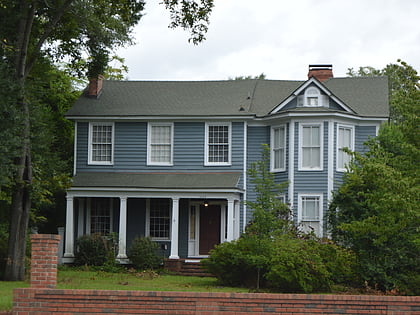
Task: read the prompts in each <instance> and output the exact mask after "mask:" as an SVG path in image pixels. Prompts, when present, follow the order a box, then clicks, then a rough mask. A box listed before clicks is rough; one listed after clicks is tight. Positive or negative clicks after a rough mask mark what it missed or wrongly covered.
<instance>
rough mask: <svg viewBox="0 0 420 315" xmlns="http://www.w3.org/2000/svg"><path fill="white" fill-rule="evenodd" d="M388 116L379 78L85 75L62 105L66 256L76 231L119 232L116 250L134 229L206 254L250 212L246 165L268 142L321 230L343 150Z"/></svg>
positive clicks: (191, 253) (359, 145)
mask: <svg viewBox="0 0 420 315" xmlns="http://www.w3.org/2000/svg"><path fill="white" fill-rule="evenodd" d="M387 117H388V83H387V79H386V78H384V77H356V78H334V77H333V74H332V66H331V65H312V66H310V68H309V73H308V79H307V80H304V81H278V80H253V79H251V80H230V81H199V82H195V81H194V82H193V81H191V82H187V81H186V82H184V81H172V82H160V81H102V80H101V79H100V78H99V79H97V80H91V82H90V85H89V87H88V89H86V91H85V93H84V94H83V95H82V96H81V97H80V98H79V99H78V101H77V102H76V103H75V104H74V106H73V107H72V108H71V109H70V110H69V111H68V113H67V118H68V119H70V120H72V121H74V122H75V147H74V179H73V184H72V187H71V188H70V189H69V190H68V192H67V216H66V232H65V253H64V261H65V262H71V261H72V260H73V257H74V246H75V245H74V243H75V240H76V238H77V237H79V236H81V235H84V234H90V233H104V234H106V233H110V232H117V233H118V236H119V252H118V257H117V258H118V259H119V260H120V261H121V262H125V261H127V255H126V251H127V248H128V246H129V245H130V242H131V241H132V240H133V239H134V238H135V237H136V236H149V237H151V238H152V239H153V240H155V241H156V242H159V243H160V248H161V249H162V250H163V252H164V254H165V255H166V257H167V258H169V259H180V258H181V259H182V258H184V259H185V258H192V257H195V258H197V257H203V256H206V255H207V254H208V252H209V250H210V249H211V248H213V247H214V245H215V244H218V243H221V242H225V241H230V240H233V239H236V238H238V237H239V235H240V234H241V232H242V231H243V230H244V228H245V226H246V224H247V223H248V222H249V220H250V219H251V218H252V209H249V208H247V206H246V204H244V202H243V201H244V200H254V198H255V192H254V191H253V189H252V185H251V184H250V181H249V178H248V177H247V169H248V168H249V166H250V163H252V162H254V161H256V160H259V159H260V158H261V150H262V145H261V144H263V143H267V144H269V145H270V150H271V171H272V172H274V173H275V178H276V180H277V181H278V182H285V181H288V183H289V186H288V188H287V190H285V191H284V192H283V194H282V195H281V196H279V197H280V198H284V200H285V202H286V203H288V204H289V205H290V208H291V209H292V211H293V214H294V220H295V222H296V224H299V225H300V226H301V228H302V229H304V230H308V231H309V230H313V231H314V232H315V233H316V234H317V235H319V236H326V235H327V230H326V221H325V213H326V210H327V207H328V202H329V201H330V200H331V197H332V192H333V191H334V190H335V189H336V188H337V187H338V185H340V181H341V178H342V175H343V172H345V165H346V163H347V162H348V161H349V157H348V155H347V153H346V152H344V151H343V149H344V148H349V149H351V150H355V151H361V152H362V151H363V150H364V146H363V143H364V142H365V141H366V140H367V139H368V138H369V137H374V136H375V135H376V134H377V132H378V128H379V126H380V124H381V123H382V122H384V121H386V120H387Z"/></svg>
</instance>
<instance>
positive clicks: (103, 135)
mask: <svg viewBox="0 0 420 315" xmlns="http://www.w3.org/2000/svg"><path fill="white" fill-rule="evenodd" d="M88 146H89V153H88V160H89V164H99V165H112V164H113V155H114V123H104V122H95V123H90V124H89V144H88Z"/></svg>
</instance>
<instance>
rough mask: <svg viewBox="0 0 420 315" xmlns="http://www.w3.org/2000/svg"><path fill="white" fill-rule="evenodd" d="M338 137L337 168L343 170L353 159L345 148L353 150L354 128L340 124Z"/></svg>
mask: <svg viewBox="0 0 420 315" xmlns="http://www.w3.org/2000/svg"><path fill="white" fill-rule="evenodd" d="M337 138H338V140H337V169H339V170H343V169H345V167H346V165H348V164H349V163H350V159H351V156H350V154H348V153H347V152H344V148H348V149H350V150H353V128H351V127H345V126H339V127H338V135H337Z"/></svg>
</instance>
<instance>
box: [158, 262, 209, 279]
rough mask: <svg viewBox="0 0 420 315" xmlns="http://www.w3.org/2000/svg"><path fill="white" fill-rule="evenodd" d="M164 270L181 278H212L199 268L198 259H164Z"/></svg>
mask: <svg viewBox="0 0 420 315" xmlns="http://www.w3.org/2000/svg"><path fill="white" fill-rule="evenodd" d="M164 266H165V269H167V270H169V271H171V272H173V273H175V274H177V275H183V276H196V277H212V276H213V275H211V274H210V273H208V272H207V271H206V270H204V269H203V268H202V267H201V263H200V260H198V259H166V260H165V263H164Z"/></svg>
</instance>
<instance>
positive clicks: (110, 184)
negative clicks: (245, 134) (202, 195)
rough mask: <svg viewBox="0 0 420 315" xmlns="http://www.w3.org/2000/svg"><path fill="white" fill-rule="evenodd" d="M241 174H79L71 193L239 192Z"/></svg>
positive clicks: (74, 178)
mask: <svg viewBox="0 0 420 315" xmlns="http://www.w3.org/2000/svg"><path fill="white" fill-rule="evenodd" d="M240 176H241V173H236V172H232V173H206V174H203V173H182V174H181V173H172V174H171V173H162V174H159V173H152V174H151V173H116V172H115V173H111V172H83V173H78V174H76V175H75V176H74V177H73V184H72V189H76V190H77V189H78V188H92V189H98V188H99V189H100V188H102V189H105V188H107V189H118V188H122V189H130V188H131V189H163V190H167V189H182V190H190V191H192V190H194V191H195V190H202V189H217V190H229V189H230V190H241V189H240V188H239V187H238V182H239V178H240Z"/></svg>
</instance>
